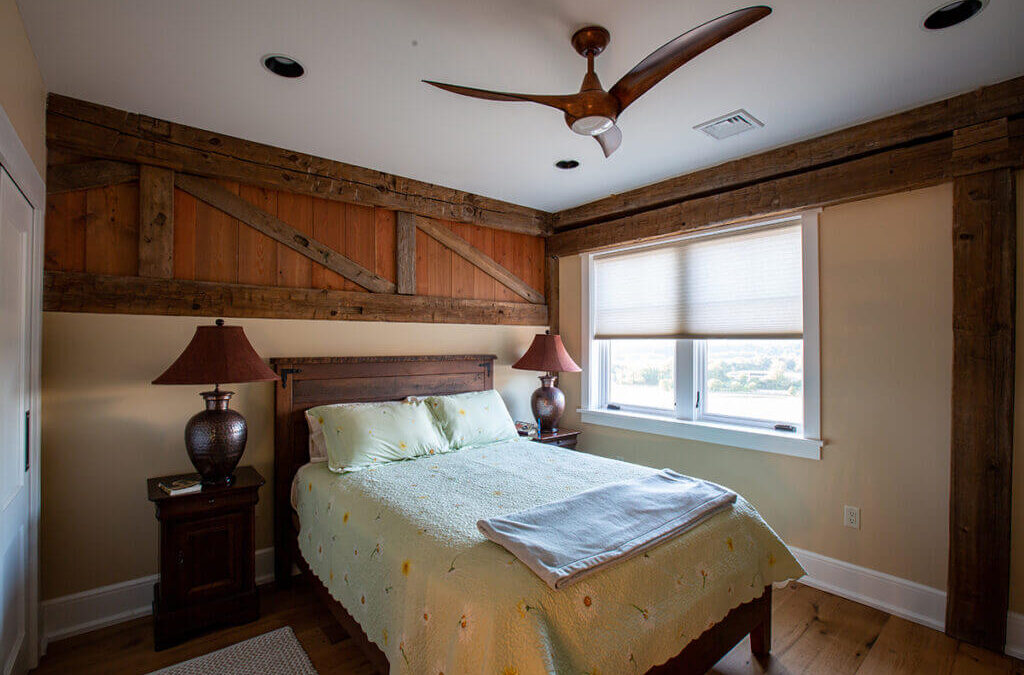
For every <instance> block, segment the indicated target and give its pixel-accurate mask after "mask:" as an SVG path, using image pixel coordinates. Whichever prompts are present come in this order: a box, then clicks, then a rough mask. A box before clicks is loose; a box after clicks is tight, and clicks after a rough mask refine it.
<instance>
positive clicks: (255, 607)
mask: <svg viewBox="0 0 1024 675" xmlns="http://www.w3.org/2000/svg"><path fill="white" fill-rule="evenodd" d="M191 477H196V478H198V474H182V475H177V476H161V477H159V478H150V479H149V480H148V481H147V485H148V487H149V501H151V502H153V504H154V505H155V506H156V517H157V520H159V521H160V581H159V582H158V583H157V584H156V585H155V586H154V587H153V642H154V646H155V647H156V649H157V650H160V649H165V648H167V647H170V646H172V645H174V644H177V643H178V642H181V641H183V640H184V639H186V638H188V637H190V636H192V635H193V634H195V633H198V632H200V631H202V630H204V629H206V628H210V627H213V626H221V625H225V624H240V623H248V622H249V621H254V620H256V619H257V618H259V615H260V598H259V594H258V593H257V591H256V558H255V547H256V516H255V506H256V502H257V501H259V497H260V495H259V490H260V486H261V485H263V483H264V482H265V481H264V480H263V476H261V475H260V474H259V473H258V472H257V471H256V469H254V468H252V467H251V466H243V467H239V468H238V469H237V470H236V471H235V482H234V484H232V485H230V486H228V487H213V488H203V490H202V491H200V492H195V493H192V494H188V495H177V496H174V497H172V496H170V495H168V494H167V493H166V492H164V491H163V490H162V489H161V488H160V486H159V485H158V482H159V481H161V480H163V481H167V480H173V479H175V478H191Z"/></svg>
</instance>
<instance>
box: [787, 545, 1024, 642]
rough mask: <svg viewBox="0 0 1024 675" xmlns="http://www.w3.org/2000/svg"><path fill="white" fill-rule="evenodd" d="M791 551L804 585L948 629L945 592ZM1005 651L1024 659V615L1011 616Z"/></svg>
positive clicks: (869, 570) (801, 552)
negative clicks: (803, 574)
mask: <svg viewBox="0 0 1024 675" xmlns="http://www.w3.org/2000/svg"><path fill="white" fill-rule="evenodd" d="M789 550H790V551H792V552H793V555H795V556H796V558H797V560H799V561H800V564H801V565H803V568H804V569H805V570H806V571H807V576H805V577H804V578H802V579H800V582H801V583H804V584H807V585H808V586H812V587H814V588H819V589H821V590H823V591H827V592H829V593H832V594H833V595H838V596H840V597H843V598H848V599H850V600H853V601H855V602H859V603H861V604H862V605H867V606H868V607H874V608H875V609H880V610H882V611H883V612H888V613H889V614H892V615H893V616H898V617H901V618H904V619H907V620H908V621H913V622H914V623H919V624H921V625H922V626H928V627H929V628H934V629H935V630H938V631H942V630H944V629H945V626H946V592H945V591H941V590H939V589H937V588H932V587H931V586H925V585H924V584H919V583H916V582H913V581H908V580H907V579H901V578H900V577H896V576H893V575H891V574H886V573H884V572H876V571H875V570H872V569H868V568H866V567H860V566H859V565H853V564H851V563H848V562H843V561H842V560H836V559H835V558H829V557H827V556H823V555H820V554H818V553H812V552H811V551H805V550H803V549H799V548H795V547H793V546H790V547H789ZM1004 651H1005V652H1006V653H1007V654H1008V655H1010V656H1013V657H1015V658H1018V659H1024V614H1017V613H1016V612H1010V613H1009V614H1008V615H1007V617H1006V647H1005V649H1004Z"/></svg>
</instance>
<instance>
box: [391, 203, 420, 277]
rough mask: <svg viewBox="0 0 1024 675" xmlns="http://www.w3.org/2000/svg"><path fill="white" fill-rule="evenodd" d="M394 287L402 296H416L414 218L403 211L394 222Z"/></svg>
mask: <svg viewBox="0 0 1024 675" xmlns="http://www.w3.org/2000/svg"><path fill="white" fill-rule="evenodd" d="M395 285H396V286H397V287H398V288H397V292H398V293H401V294H402V295H415V294H416V216H414V215H413V214H411V213H406V212H405V211H399V212H398V214H397V217H396V220H395Z"/></svg>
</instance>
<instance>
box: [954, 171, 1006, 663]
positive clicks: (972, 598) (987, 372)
mask: <svg viewBox="0 0 1024 675" xmlns="http://www.w3.org/2000/svg"><path fill="white" fill-rule="evenodd" d="M1013 179H1014V177H1013V172H1012V171H1011V170H1010V169H997V170H993V171H986V172H983V173H975V174H972V175H967V176H960V177H957V178H955V179H954V181H953V192H954V196H953V400H952V412H953V415H952V453H951V454H952V464H951V486H950V527H949V540H950V541H949V583H948V585H949V589H948V596H947V598H948V599H947V604H946V633H947V634H948V635H950V636H952V637H955V638H957V639H960V640H964V641H966V642H969V643H971V644H975V645H978V646H981V647H986V648H988V649H992V650H995V651H998V652H1002V651H1003V646H1004V643H1005V642H1006V611H1007V607H1008V604H1009V582H1010V509H1011V501H1010V497H1011V492H1010V490H1011V475H1010V472H1011V468H1012V459H1013V390H1014V314H1015V295H1016V223H1015V220H1016V216H1015V209H1016V204H1015V200H1014V183H1013Z"/></svg>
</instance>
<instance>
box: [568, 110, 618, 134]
mask: <svg viewBox="0 0 1024 675" xmlns="http://www.w3.org/2000/svg"><path fill="white" fill-rule="evenodd" d="M613 124H615V120H613V119H612V118H610V117H605V116H604V115H587V116H586V117H581V118H579V119H578V120H576V121H574V122H573V123H572V130H573V131H575V132H576V133H578V134H579V135H580V136H597V135H599V134H603V133H604V132H606V131H608V130H609V129H611V128H612V125H613Z"/></svg>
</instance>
